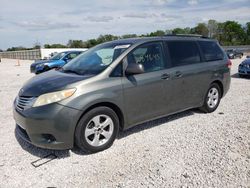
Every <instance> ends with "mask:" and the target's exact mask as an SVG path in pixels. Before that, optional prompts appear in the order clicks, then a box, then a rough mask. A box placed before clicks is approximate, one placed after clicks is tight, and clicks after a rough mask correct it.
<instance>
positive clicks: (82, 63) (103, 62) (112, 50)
mask: <svg viewBox="0 0 250 188" xmlns="http://www.w3.org/2000/svg"><path fill="white" fill-rule="evenodd" d="M129 46H130V44H126V45H124V44H122V45H121V44H117V43H104V44H101V45H98V46H96V47H93V48H91V49H89V50H88V51H86V52H84V53H82V54H81V55H79V56H77V57H76V58H74V59H73V60H72V61H70V62H69V63H68V64H66V65H64V66H63V68H62V70H63V71H64V72H74V73H76V74H80V75H97V74H99V73H101V72H102V71H103V70H105V69H106V68H107V67H108V66H109V65H110V64H111V63H112V62H113V61H114V60H116V59H117V58H118V57H119V56H120V55H121V54H122V53H123V52H124V51H125V50H126V49H127V48H129Z"/></svg>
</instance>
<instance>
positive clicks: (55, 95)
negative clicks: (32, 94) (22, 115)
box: [33, 88, 76, 107]
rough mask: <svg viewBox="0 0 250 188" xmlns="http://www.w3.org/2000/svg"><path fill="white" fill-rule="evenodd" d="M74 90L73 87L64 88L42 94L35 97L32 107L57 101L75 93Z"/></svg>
mask: <svg viewBox="0 0 250 188" xmlns="http://www.w3.org/2000/svg"><path fill="white" fill-rule="evenodd" d="M75 91H76V89H75V88H73V89H66V90H62V91H57V92H52V93H46V94H43V95H41V96H39V97H38V98H37V100H36V101H35V103H34V104H33V107H38V106H43V105H46V104H50V103H54V102H59V101H61V100H63V99H66V98H69V97H71V96H72V95H73V94H74V93H75Z"/></svg>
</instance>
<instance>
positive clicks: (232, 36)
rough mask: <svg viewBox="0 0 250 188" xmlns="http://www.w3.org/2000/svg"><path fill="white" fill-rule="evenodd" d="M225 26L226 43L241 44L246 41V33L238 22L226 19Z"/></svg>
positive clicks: (223, 30)
mask: <svg viewBox="0 0 250 188" xmlns="http://www.w3.org/2000/svg"><path fill="white" fill-rule="evenodd" d="M223 26H224V27H223V29H222V32H223V35H224V43H225V44H226V45H239V44H241V43H242V42H243V41H244V38H245V37H246V33H245V32H244V29H243V28H242V26H241V25H240V24H239V23H238V22H235V21H226V22H224V25H223Z"/></svg>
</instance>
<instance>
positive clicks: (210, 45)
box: [199, 41, 233, 61]
mask: <svg viewBox="0 0 250 188" xmlns="http://www.w3.org/2000/svg"><path fill="white" fill-rule="evenodd" d="M199 45H200V47H201V50H202V52H203V54H204V57H205V60H206V61H216V60H222V59H223V58H224V54H223V52H222V50H221V49H220V48H219V46H218V44H217V43H216V42H214V41H199ZM229 52H233V50H231V51H229Z"/></svg>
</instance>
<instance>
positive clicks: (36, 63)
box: [31, 59, 55, 66]
mask: <svg viewBox="0 0 250 188" xmlns="http://www.w3.org/2000/svg"><path fill="white" fill-rule="evenodd" d="M53 61H55V60H49V59H48V60H38V61H35V62H34V63H32V64H31V65H32V66H35V65H39V64H43V63H51V62H53Z"/></svg>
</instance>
